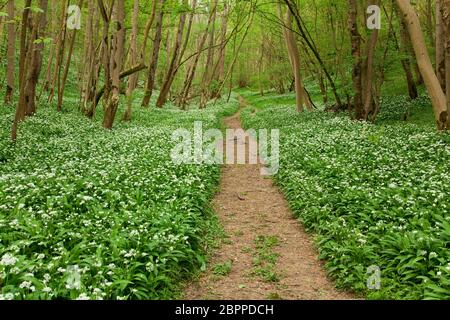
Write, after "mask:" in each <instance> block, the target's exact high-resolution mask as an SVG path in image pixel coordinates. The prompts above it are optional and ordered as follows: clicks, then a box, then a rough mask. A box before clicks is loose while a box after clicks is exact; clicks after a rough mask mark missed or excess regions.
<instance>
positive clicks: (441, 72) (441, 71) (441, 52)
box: [436, 0, 445, 92]
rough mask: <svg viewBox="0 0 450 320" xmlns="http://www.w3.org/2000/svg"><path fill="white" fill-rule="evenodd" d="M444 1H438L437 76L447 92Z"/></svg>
mask: <svg viewBox="0 0 450 320" xmlns="http://www.w3.org/2000/svg"><path fill="white" fill-rule="evenodd" d="M443 1H444V0H436V74H437V77H438V80H439V83H440V84H441V88H442V90H444V92H445V33H444V23H443V20H442V11H443V10H442V3H443Z"/></svg>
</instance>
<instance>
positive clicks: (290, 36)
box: [279, 4, 305, 112]
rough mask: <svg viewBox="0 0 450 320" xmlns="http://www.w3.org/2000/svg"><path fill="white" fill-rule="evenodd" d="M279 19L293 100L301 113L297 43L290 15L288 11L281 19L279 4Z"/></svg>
mask: <svg viewBox="0 0 450 320" xmlns="http://www.w3.org/2000/svg"><path fill="white" fill-rule="evenodd" d="M279 12H280V19H281V20H284V24H285V26H283V35H284V39H285V41H286V47H287V51H288V55H289V61H290V64H291V68H292V72H293V74H294V86H295V100H296V106H297V111H298V112H302V111H303V109H304V102H305V97H304V95H303V84H302V77H301V74H300V67H301V66H300V53H299V51H298V47H297V42H296V41H295V37H294V33H293V32H292V31H291V29H292V13H291V11H290V10H289V9H288V10H287V12H286V17H285V19H283V12H282V9H281V4H280V5H279Z"/></svg>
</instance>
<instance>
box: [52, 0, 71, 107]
mask: <svg viewBox="0 0 450 320" xmlns="http://www.w3.org/2000/svg"><path fill="white" fill-rule="evenodd" d="M67 5H68V0H63V1H62V2H61V19H60V28H61V31H60V32H59V34H58V38H57V41H56V51H55V57H56V64H55V67H54V71H53V77H52V81H51V84H50V86H49V87H50V92H49V95H48V102H50V101H52V100H53V97H54V95H55V86H56V83H57V82H58V91H59V90H60V87H61V85H60V83H61V68H62V62H63V59H64V49H65V44H66V31H67V23H66V17H67ZM58 111H61V110H58Z"/></svg>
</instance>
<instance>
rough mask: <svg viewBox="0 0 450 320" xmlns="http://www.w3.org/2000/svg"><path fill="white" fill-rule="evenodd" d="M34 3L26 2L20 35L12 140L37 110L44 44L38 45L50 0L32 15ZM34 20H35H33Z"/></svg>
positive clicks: (42, 2)
mask: <svg viewBox="0 0 450 320" xmlns="http://www.w3.org/2000/svg"><path fill="white" fill-rule="evenodd" d="M31 4H32V1H31V0H26V1H25V8H24V10H23V14H22V30H21V35H20V58H19V87H20V96H19V103H18V105H17V108H16V114H15V117H14V122H13V126H12V130H11V139H12V140H13V141H16V139H17V126H18V124H19V122H20V121H22V120H23V119H24V118H25V116H27V115H31V114H33V113H34V112H35V110H36V102H35V99H36V85H37V82H38V78H39V73H40V70H41V64H42V50H43V43H42V42H41V43H37V42H36V40H37V39H38V38H39V36H40V34H39V31H40V29H44V27H45V25H46V13H47V6H48V0H40V2H39V6H40V8H41V9H42V11H40V12H36V13H35V14H34V15H30V8H31ZM33 18H34V19H33ZM29 23H31V35H30V36H29V37H28V32H27V29H28V24H29Z"/></svg>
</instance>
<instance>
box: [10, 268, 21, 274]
mask: <svg viewBox="0 0 450 320" xmlns="http://www.w3.org/2000/svg"><path fill="white" fill-rule="evenodd" d="M19 272H20V269H19V268H17V267H14V268H12V269H11V273H12V274H19Z"/></svg>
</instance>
